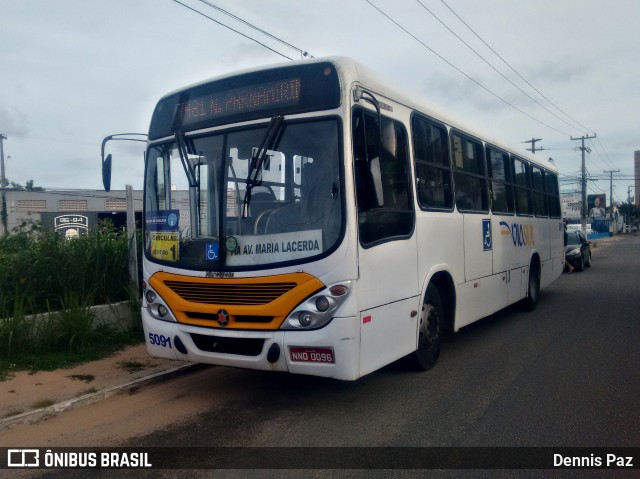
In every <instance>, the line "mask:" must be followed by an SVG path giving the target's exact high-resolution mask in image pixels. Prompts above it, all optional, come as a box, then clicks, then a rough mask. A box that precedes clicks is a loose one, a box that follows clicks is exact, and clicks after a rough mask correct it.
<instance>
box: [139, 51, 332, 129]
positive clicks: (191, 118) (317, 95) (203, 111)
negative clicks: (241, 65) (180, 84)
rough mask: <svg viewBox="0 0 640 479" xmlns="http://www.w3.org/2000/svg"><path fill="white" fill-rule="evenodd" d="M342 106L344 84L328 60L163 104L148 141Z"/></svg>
mask: <svg viewBox="0 0 640 479" xmlns="http://www.w3.org/2000/svg"><path fill="white" fill-rule="evenodd" d="M339 105H340V81H339V78H338V72H337V70H336V68H335V67H334V65H332V64H331V63H328V62H321V63H311V64H306V65H295V66H291V67H279V68H274V69H271V70H263V71H258V72H254V73H245V74H241V75H238V76H234V77H228V78H223V79H219V80H213V81H211V82H208V83H203V84H200V85H196V86H194V87H190V88H187V89H185V90H183V91H181V92H178V93H174V94H172V95H170V96H167V97H165V98H163V99H162V100H160V102H159V103H158V105H157V106H156V109H155V111H154V113H153V118H152V119H151V127H150V129H149V138H150V139H151V140H155V139H158V138H163V137H166V136H171V135H173V134H174V133H175V132H177V131H190V130H197V129H200V128H207V127H209V126H214V125H221V124H224V123H233V122H238V121H246V120H252V119H257V118H270V117H273V116H275V115H286V114H294V113H304V112H308V111H317V110H327V109H331V108H336V107H338V106H339Z"/></svg>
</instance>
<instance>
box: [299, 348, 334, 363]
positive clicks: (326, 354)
mask: <svg viewBox="0 0 640 479" xmlns="http://www.w3.org/2000/svg"><path fill="white" fill-rule="evenodd" d="M290 353H291V361H295V362H300V363H335V362H336V361H335V357H334V356H333V348H302V347H297V346H293V347H291V348H290Z"/></svg>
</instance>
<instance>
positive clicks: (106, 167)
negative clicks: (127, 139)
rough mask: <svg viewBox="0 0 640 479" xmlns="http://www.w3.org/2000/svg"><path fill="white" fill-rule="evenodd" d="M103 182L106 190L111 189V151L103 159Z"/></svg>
mask: <svg viewBox="0 0 640 479" xmlns="http://www.w3.org/2000/svg"><path fill="white" fill-rule="evenodd" d="M102 184H103V186H104V191H111V153H109V154H108V155H107V157H106V158H103V159H102Z"/></svg>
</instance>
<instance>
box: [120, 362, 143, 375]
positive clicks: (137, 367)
mask: <svg viewBox="0 0 640 479" xmlns="http://www.w3.org/2000/svg"><path fill="white" fill-rule="evenodd" d="M118 367H119V368H120V369H124V370H125V371H127V372H129V373H135V372H138V371H142V370H143V369H144V368H146V365H144V364H143V363H140V362H138V361H120V362H119V363H118Z"/></svg>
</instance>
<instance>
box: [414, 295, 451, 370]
mask: <svg viewBox="0 0 640 479" xmlns="http://www.w3.org/2000/svg"><path fill="white" fill-rule="evenodd" d="M443 318H444V314H443V309H442V300H441V298H440V292H439V291H438V288H437V287H435V286H434V285H432V284H430V285H429V286H428V287H427V293H426V295H425V299H424V303H423V304H422V311H421V313H420V320H419V324H418V346H417V349H416V351H415V352H414V353H413V363H414V365H415V367H416V368H417V369H419V370H422V371H426V370H428V369H431V368H432V367H433V366H434V365H435V364H436V361H437V360H438V355H439V354H440V343H441V342H442V333H443Z"/></svg>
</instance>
